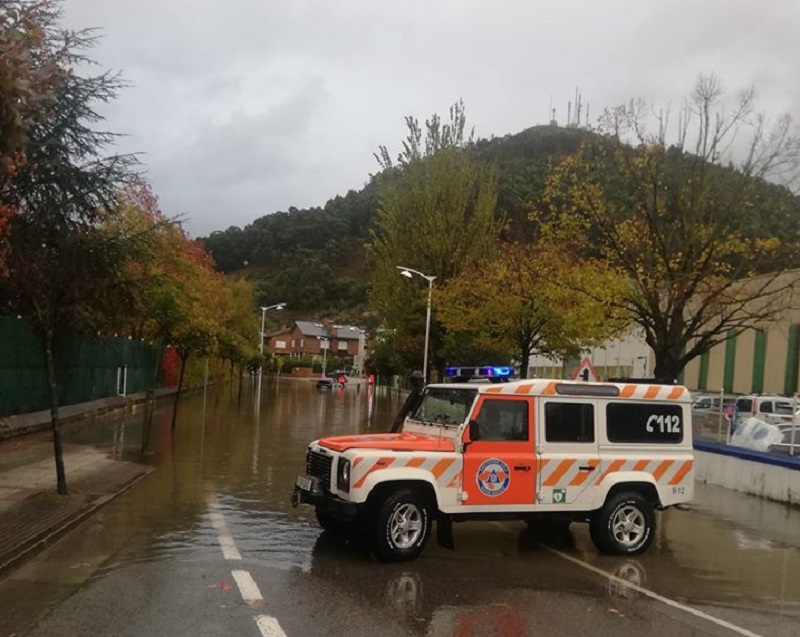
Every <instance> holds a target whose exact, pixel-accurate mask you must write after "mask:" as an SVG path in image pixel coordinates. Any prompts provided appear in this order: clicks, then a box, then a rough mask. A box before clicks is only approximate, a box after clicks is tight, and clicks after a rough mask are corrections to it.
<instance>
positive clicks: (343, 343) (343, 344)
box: [338, 341, 347, 352]
mask: <svg viewBox="0 0 800 637" xmlns="http://www.w3.org/2000/svg"><path fill="white" fill-rule="evenodd" d="M338 347H339V351H340V352H341V351H344V352H346V351H347V341H339V345H338Z"/></svg>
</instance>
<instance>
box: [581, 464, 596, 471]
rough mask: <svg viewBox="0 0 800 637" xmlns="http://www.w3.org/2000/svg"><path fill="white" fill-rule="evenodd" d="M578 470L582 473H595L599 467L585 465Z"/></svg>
mask: <svg viewBox="0 0 800 637" xmlns="http://www.w3.org/2000/svg"><path fill="white" fill-rule="evenodd" d="M578 469H580V470H581V471H594V470H595V469H597V467H596V466H593V465H590V464H584V465H581V466H580V467H578Z"/></svg>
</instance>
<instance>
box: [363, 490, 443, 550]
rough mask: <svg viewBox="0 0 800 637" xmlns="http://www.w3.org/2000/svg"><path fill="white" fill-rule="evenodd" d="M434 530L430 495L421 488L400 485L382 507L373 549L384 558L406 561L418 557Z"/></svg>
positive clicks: (376, 524) (376, 518)
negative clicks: (428, 500) (432, 529)
mask: <svg viewBox="0 0 800 637" xmlns="http://www.w3.org/2000/svg"><path fill="white" fill-rule="evenodd" d="M430 532H431V514H430V510H429V505H428V502H427V501H426V499H425V498H424V497H423V496H422V495H421V494H420V493H418V492H417V491H415V490H413V489H408V488H402V489H398V490H397V491H395V492H394V493H392V494H391V495H390V496H389V497H388V498H386V500H384V501H383V502H382V503H381V504H380V506H379V507H378V513H377V515H376V517H375V529H374V533H375V535H374V547H373V552H374V553H375V557H377V558H378V559H379V560H380V561H381V562H404V561H407V560H413V559H414V558H415V557H417V556H418V555H419V554H420V553H421V552H422V549H424V548H425V543H426V542H427V541H428V536H429V535H430Z"/></svg>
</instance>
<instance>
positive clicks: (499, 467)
mask: <svg viewBox="0 0 800 637" xmlns="http://www.w3.org/2000/svg"><path fill="white" fill-rule="evenodd" d="M475 477H476V478H477V481H478V488H479V489H480V490H481V492H483V493H484V494H486V495H488V496H492V497H493V496H497V495H500V494H501V493H503V492H504V491H505V490H506V489H508V485H509V483H510V482H511V472H510V471H509V470H508V465H507V464H506V463H505V462H503V461H502V460H500V459H499V458H489V459H488V460H486V461H485V462H484V463H483V464H482V465H481V466H480V468H479V469H478V474H477V475H476V476H475Z"/></svg>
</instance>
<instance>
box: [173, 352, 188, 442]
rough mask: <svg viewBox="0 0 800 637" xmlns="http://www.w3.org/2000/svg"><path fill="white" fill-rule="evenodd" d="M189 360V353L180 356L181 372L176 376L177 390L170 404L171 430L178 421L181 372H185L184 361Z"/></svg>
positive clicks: (181, 382) (181, 387)
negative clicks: (171, 404)
mask: <svg viewBox="0 0 800 637" xmlns="http://www.w3.org/2000/svg"><path fill="white" fill-rule="evenodd" d="M188 360H189V354H186V356H181V373H180V376H179V377H178V391H176V392H175V402H174V403H173V406H172V431H175V424H176V423H177V421H178V403H179V402H180V399H181V392H182V391H183V374H184V372H186V362H187V361H188Z"/></svg>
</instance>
